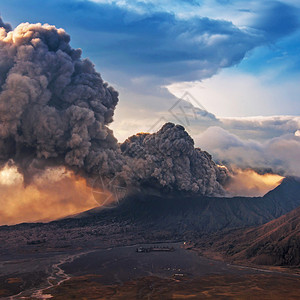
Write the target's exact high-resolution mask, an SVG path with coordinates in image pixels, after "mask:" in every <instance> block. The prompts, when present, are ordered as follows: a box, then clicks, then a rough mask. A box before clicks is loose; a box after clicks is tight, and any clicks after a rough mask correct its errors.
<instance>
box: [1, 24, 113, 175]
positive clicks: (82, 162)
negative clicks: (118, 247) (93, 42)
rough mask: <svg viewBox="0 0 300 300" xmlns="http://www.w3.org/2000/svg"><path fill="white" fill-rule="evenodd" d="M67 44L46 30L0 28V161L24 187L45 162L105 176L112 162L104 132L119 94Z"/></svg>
mask: <svg viewBox="0 0 300 300" xmlns="http://www.w3.org/2000/svg"><path fill="white" fill-rule="evenodd" d="M0 24H2V25H3V22H2V21H1V22H0ZM69 41H70V37H69V36H68V35H67V34H66V33H65V31H64V30H62V29H56V28H55V27H54V26H49V25H41V24H28V23H25V24H21V25H19V26H18V27H17V28H16V29H15V30H13V31H10V27H9V26H8V25H4V27H2V28H0V74H1V76H0V153H1V159H2V161H4V162H6V161H7V160H8V159H13V160H14V161H15V163H16V164H17V166H18V168H19V171H20V172H21V173H22V174H25V175H26V176H25V179H27V180H28V178H30V172H34V169H38V168H41V167H42V168H43V164H44V163H45V162H46V161H47V163H49V164H56V165H57V164H63V165H66V166H68V167H70V168H74V169H84V170H85V171H87V172H92V171H94V172H99V171H100V170H101V172H103V173H104V174H105V173H107V172H109V168H110V167H111V166H109V164H112V163H116V162H117V161H118V160H117V159H115V155H116V154H115V153H116V149H117V141H116V139H115V138H114V136H113V134H112V132H111V130H109V129H108V127H107V126H106V125H107V124H109V123H110V122H112V117H113V113H114V109H115V107H116V105H117V102H118V94H117V92H116V91H114V89H113V88H111V87H108V85H107V84H106V83H104V82H103V80H102V79H101V77H100V75H99V74H98V73H97V72H96V71H95V69H94V66H93V64H92V63H91V62H90V61H89V60H88V59H81V58H80V56H81V50H80V49H76V50H74V49H72V48H71V47H70V45H69ZM111 168H116V166H114V167H111Z"/></svg>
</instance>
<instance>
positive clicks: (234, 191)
mask: <svg viewBox="0 0 300 300" xmlns="http://www.w3.org/2000/svg"><path fill="white" fill-rule="evenodd" d="M283 178H284V177H282V176H280V175H277V174H270V173H268V174H263V175H261V174H258V173H256V172H255V171H254V170H251V169H247V170H242V169H235V170H234V175H233V179H232V181H231V182H230V183H229V185H228V186H227V187H226V190H227V191H228V192H229V193H230V194H231V195H232V196H247V197H256V196H263V195H265V194H266V193H267V192H269V191H270V190H272V189H274V188H276V187H277V186H278V185H279V184H280V182H281V180H282V179H283Z"/></svg>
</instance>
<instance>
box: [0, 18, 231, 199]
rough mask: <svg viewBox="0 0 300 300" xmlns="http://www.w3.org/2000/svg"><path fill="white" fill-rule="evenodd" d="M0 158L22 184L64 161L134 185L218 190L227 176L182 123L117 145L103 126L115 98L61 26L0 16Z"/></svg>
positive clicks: (204, 191)
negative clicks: (8, 21)
mask: <svg viewBox="0 0 300 300" xmlns="http://www.w3.org/2000/svg"><path fill="white" fill-rule="evenodd" d="M0 26H2V27H1V28H0V161H1V164H2V167H3V166H4V165H5V164H7V162H8V161H10V160H11V161H13V164H14V165H15V166H16V167H17V168H18V172H19V173H21V174H22V175H23V177H24V182H25V184H27V185H28V184H29V185H30V183H31V181H32V180H33V178H34V177H36V176H37V174H39V173H41V174H42V173H43V172H44V171H45V170H46V169H47V168H53V167H60V166H63V167H65V168H67V169H69V170H72V171H75V173H76V174H78V173H80V174H81V175H82V176H85V177H86V178H87V177H94V176H101V178H104V181H105V180H107V181H111V180H114V178H116V182H117V183H118V184H121V186H125V187H132V188H133V189H143V188H154V189H156V190H165V191H168V192H169V191H182V192H190V193H196V194H205V195H212V194H222V193H223V192H224V190H223V188H222V186H221V185H222V183H223V182H224V180H225V179H226V178H227V173H226V170H225V169H224V168H220V167H218V166H217V165H216V164H215V163H214V162H213V161H212V159H211V156H210V155H209V154H208V153H206V152H204V151H201V150H200V149H195V148H194V142H193V140H192V139H191V137H190V136H189V135H188V134H187V132H186V131H185V130H184V128H183V127H181V126H175V125H174V124H170V123H168V124H166V125H165V126H163V128H162V129H161V130H160V131H158V132H157V133H154V134H151V135H150V134H139V135H136V136H133V137H130V138H129V139H128V140H127V141H126V142H125V143H123V144H122V145H121V147H120V146H119V145H118V144H117V140H116V139H115V138H114V136H113V133H112V131H111V130H110V129H109V128H108V127H107V125H108V124H109V123H111V122H112V117H113V114H114V110H115V107H116V105H117V103H118V94H117V92H116V91H115V90H114V89H113V88H111V87H109V86H108V85H107V84H106V83H104V82H103V80H102V79H101V77H100V74H99V73H97V72H96V71H95V69H94V66H93V64H92V63H91V62H90V61H89V60H88V59H81V50H79V49H76V50H75V49H72V48H71V46H70V45H69V42H70V37H69V35H67V34H66V33H65V31H64V30H63V29H57V28H55V27H54V26H50V25H47V24H46V25H41V24H29V23H24V24H21V25H19V26H18V27H17V28H16V29H14V30H12V29H11V27H10V25H7V24H4V23H3V22H2V20H0Z"/></svg>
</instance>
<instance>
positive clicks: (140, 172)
mask: <svg viewBox="0 0 300 300" xmlns="http://www.w3.org/2000/svg"><path fill="white" fill-rule="evenodd" d="M121 150H122V153H123V154H124V155H125V156H126V157H127V164H128V166H127V168H126V170H125V173H126V177H128V178H130V180H131V182H132V183H133V184H134V183H135V182H139V183H140V185H141V186H144V187H149V186H150V187H155V186H160V187H163V188H164V189H165V190H166V191H168V192H170V191H185V192H193V193H201V194H205V195H212V194H216V193H218V194H222V193H223V188H222V186H221V184H222V183H224V182H225V181H226V179H227V177H228V174H227V171H226V169H225V168H222V167H219V166H217V165H216V164H215V163H214V162H213V161H212V157H211V156H210V155H209V154H208V153H207V152H205V151H201V150H200V149H199V148H194V141H193V139H192V138H191V137H190V136H189V135H188V133H187V132H186V131H185V130H184V128H183V127H182V126H180V125H176V126H175V125H174V124H172V123H167V124H165V125H164V126H163V127H162V128H161V130H159V131H158V132H157V133H153V134H146V133H142V134H138V135H134V136H132V137H130V138H128V139H127V140H126V141H125V142H124V143H123V144H122V145H121Z"/></svg>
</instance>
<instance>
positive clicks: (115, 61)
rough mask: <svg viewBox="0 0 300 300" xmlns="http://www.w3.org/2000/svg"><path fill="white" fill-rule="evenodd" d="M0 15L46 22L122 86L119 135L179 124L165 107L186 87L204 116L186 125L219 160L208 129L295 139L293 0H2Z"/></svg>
mask: <svg viewBox="0 0 300 300" xmlns="http://www.w3.org/2000/svg"><path fill="white" fill-rule="evenodd" d="M0 13H1V15H2V17H3V19H4V21H6V22H10V23H11V24H12V26H13V27H15V26H17V25H18V24H19V23H21V22H31V23H36V22H41V23H49V24H53V25H55V26H56V27H62V28H64V29H65V30H66V31H67V32H68V33H69V34H70V35H71V44H72V46H73V47H74V48H82V49H83V56H85V57H89V58H90V59H91V60H92V61H93V62H94V63H95V65H96V68H97V70H98V71H99V72H100V73H101V75H102V77H103V78H104V79H105V80H107V81H108V82H109V83H110V84H112V85H113V86H114V87H115V88H116V89H117V90H118V91H119V92H120V103H119V105H118V108H117V111H116V116H115V122H114V124H113V125H112V128H113V129H114V132H115V135H116V136H117V137H118V138H119V139H120V140H122V139H124V138H126V137H127V136H128V135H130V134H134V133H136V132H137V131H148V130H149V129H150V128H151V129H152V128H155V127H157V126H159V125H161V124H160V123H162V122H164V121H176V119H175V120H174V114H172V113H170V108H171V107H172V106H173V105H174V103H176V101H177V100H178V99H177V98H176V97H179V98H180V97H181V95H182V94H184V93H185V92H189V93H190V94H192V95H193V97H195V98H196V99H197V102H198V103H201V107H203V106H204V107H205V108H206V109H207V110H208V111H209V112H210V113H211V114H209V115H206V116H205V117H203V118H202V117H201V118H200V117H199V118H197V119H195V120H191V122H190V128H191V134H192V135H193V137H194V138H195V140H196V144H197V138H198V140H199V143H200V141H201V143H202V145H206V147H207V150H209V151H211V152H213V153H215V154H216V155H217V156H219V157H220V156H221V154H220V153H222V151H219V150H220V148H221V146H220V145H219V144H218V147H219V149H218V151H216V149H213V147H217V146H216V144H214V145H212V144H211V143H206V140H205V139H204V137H205V136H207V130H208V129H209V128H210V127H213V126H217V127H220V128H222V129H223V130H225V131H226V133H228V134H234V135H235V136H236V139H235V140H239V139H242V141H245V140H247V141H248V140H249V139H251V140H255V143H265V144H260V146H259V147H258V146H257V144H255V147H254V146H253V145H254V144H251V143H250V144H249V143H248V144H243V142H240V141H239V143H235V144H234V145H232V147H236V145H237V144H238V145H239V146H238V147H239V149H241V151H245V149H249V147H251V146H253V147H254V148H255V149H256V150H257V149H260V150H259V151H261V152H263V151H264V150H265V148H264V147H266V143H267V142H268V143H269V144H268V145H273V144H274V143H271V141H273V140H272V139H274V138H282V139H284V140H285V141H286V139H288V142H290V139H294V138H296V139H298V140H299V138H298V137H295V136H294V133H295V132H296V131H297V130H299V129H300V119H299V114H300V99H299V95H300V85H299V82H300V56H299V53H300V2H299V1H298V0H282V1H258V0H250V1H243V0H210V1H208V0H193V1H185V0H172V1H166V0H161V1H156V0H140V1H137V0H128V1H126V0H119V1H118V0H115V1H114V0H93V1H91V0H90V1H88V0H43V1H40V0H27V1H23V0H1V3H0ZM185 113H186V114H187V115H188V112H185ZM199 115H201V114H199ZM258 116H259V117H258ZM253 117H255V118H253ZM182 125H186V124H182ZM155 129H157V128H155ZM209 130H210V131H209V132H210V134H212V135H213V134H216V136H215V137H216V138H217V137H219V136H220V132H221V133H222V134H223V132H222V131H218V130H212V129H209ZM203 133H205V134H206V135H205V134H204V135H202V134H203ZM287 135H288V136H289V137H288V138H287ZM232 140H233V139H232ZM298 140H297V141H298ZM242 145H244V146H245V147H246V148H245V147H244V148H243V146H242ZM276 145H277V144H276ZM297 145H298V144H297ZM268 147H269V146H268ZM272 147H273V146H272ZM247 151H248V150H247ZM272 151H273V150H272ZM261 152H258V154H257V155H258V156H259V153H261ZM272 153H273V152H272ZM274 153H276V151H275V152H274ZM299 160H300V159H299ZM266 167H268V164H266ZM294 173H297V172H294Z"/></svg>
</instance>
